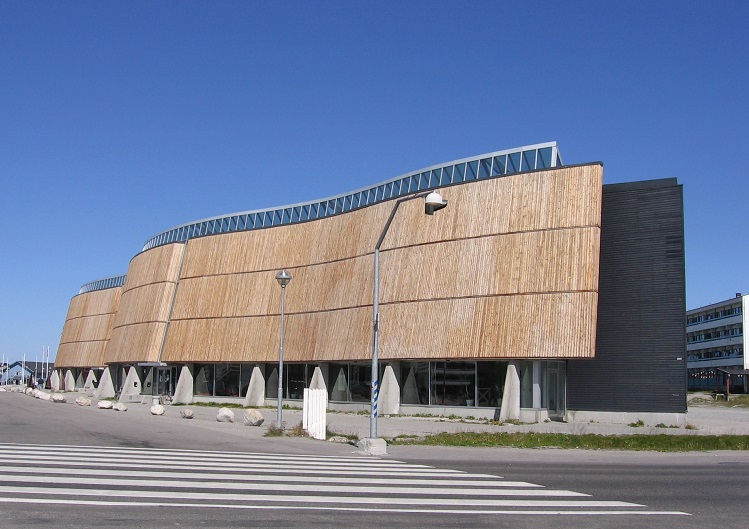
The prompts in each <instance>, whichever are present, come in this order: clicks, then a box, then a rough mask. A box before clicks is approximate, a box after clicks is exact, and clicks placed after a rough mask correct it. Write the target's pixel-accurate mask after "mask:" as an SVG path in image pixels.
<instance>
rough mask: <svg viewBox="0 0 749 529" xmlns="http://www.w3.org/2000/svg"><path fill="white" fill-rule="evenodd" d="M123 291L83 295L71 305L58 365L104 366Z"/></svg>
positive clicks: (58, 353)
mask: <svg viewBox="0 0 749 529" xmlns="http://www.w3.org/2000/svg"><path fill="white" fill-rule="evenodd" d="M121 294H122V287H117V288H110V289H107V290H98V291H95V292H88V293H86V294H79V295H77V296H75V297H74V298H73V299H72V300H71V301H70V306H69V307H68V315H67V317H66V318H65V325H64V326H63V329H62V337H61V338H60V346H59V347H58V349H57V358H56V359H55V364H57V365H60V366H66V367H94V366H103V365H104V350H105V348H106V345H107V342H108V341H109V336H110V332H111V330H112V323H113V321H114V317H115V314H116V313H117V308H118V307H119V303H120V296H121Z"/></svg>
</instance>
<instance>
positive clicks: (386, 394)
mask: <svg viewBox="0 0 749 529" xmlns="http://www.w3.org/2000/svg"><path fill="white" fill-rule="evenodd" d="M377 406H378V408H379V413H380V414H381V415H395V414H397V413H400V406H401V388H400V384H398V379H397V378H396V377H395V372H394V371H393V367H392V366H389V365H388V366H385V371H384V372H383V374H382V381H381V382H380V396H379V399H378V403H377Z"/></svg>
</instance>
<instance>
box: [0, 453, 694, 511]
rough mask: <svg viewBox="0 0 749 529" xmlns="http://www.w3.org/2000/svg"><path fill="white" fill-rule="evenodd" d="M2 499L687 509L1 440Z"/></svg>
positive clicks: (322, 461)
mask: <svg viewBox="0 0 749 529" xmlns="http://www.w3.org/2000/svg"><path fill="white" fill-rule="evenodd" d="M0 454H1V455H2V457H1V458H0V505H2V504H3V503H6V504H7V503H28V504H32V503H44V504H54V503H61V504H66V505H98V506H117V507H134V508H137V507H145V506H159V507H182V508H184V507H190V508H216V507H220V508H224V509H226V508H228V509H275V510H278V509H299V510H331V511H356V512H365V511H372V512H375V511H376V512H393V513H398V512H401V513H421V512H423V513H434V514H436V513H451V514H484V515H486V514H556V515H559V514H575V515H621V514H639V515H643V514H647V515H685V514H687V513H683V512H678V511H652V510H648V509H647V507H646V506H644V505H640V504H636V503H629V502H624V501H612V500H598V499H594V498H592V497H591V496H589V495H587V494H583V493H579V492H574V491H570V490H558V489H548V488H546V487H543V486H542V485H537V484H533V483H527V482H523V481H510V480H506V479H504V478H502V477H500V476H494V475H488V474H471V473H466V472H462V471H458V470H449V469H439V468H435V467H430V466H425V465H415V464H409V463H406V462H402V461H393V460H389V459H379V458H375V457H364V456H362V457H357V456H353V455H352V456H349V457H339V456H312V455H288V454H267V453H245V452H206V451H192V450H167V449H151V448H122V447H95V446H67V445H65V446H64V445H22V444H3V443H0Z"/></svg>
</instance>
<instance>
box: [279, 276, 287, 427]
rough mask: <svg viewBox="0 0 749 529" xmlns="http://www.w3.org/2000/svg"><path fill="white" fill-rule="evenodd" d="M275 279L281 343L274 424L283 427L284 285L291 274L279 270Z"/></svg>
mask: <svg viewBox="0 0 749 529" xmlns="http://www.w3.org/2000/svg"><path fill="white" fill-rule="evenodd" d="M276 281H278V284H279V285H281V345H280V346H279V349H278V413H277V414H276V426H277V427H278V428H283V417H282V414H283V331H284V312H285V308H286V285H288V284H289V282H290V281H291V274H290V273H288V272H287V271H286V270H281V271H280V272H278V273H277V274H276Z"/></svg>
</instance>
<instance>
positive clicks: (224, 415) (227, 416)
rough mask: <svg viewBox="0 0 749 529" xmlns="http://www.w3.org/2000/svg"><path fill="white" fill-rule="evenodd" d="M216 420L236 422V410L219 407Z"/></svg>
mask: <svg viewBox="0 0 749 529" xmlns="http://www.w3.org/2000/svg"><path fill="white" fill-rule="evenodd" d="M216 420H217V421H218V422H234V412H233V411H231V410H230V409H229V408H219V409H218V414H217V415H216Z"/></svg>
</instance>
